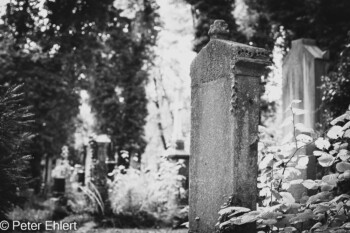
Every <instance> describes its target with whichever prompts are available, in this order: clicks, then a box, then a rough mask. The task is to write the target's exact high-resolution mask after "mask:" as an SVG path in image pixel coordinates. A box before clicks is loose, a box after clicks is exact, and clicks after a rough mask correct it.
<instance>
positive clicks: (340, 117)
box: [331, 113, 346, 125]
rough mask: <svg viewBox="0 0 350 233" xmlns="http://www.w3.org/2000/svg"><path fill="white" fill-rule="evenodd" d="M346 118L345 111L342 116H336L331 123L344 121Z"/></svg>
mask: <svg viewBox="0 0 350 233" xmlns="http://www.w3.org/2000/svg"><path fill="white" fill-rule="evenodd" d="M345 118H346V113H344V114H343V115H341V116H338V117H337V118H335V119H334V120H332V121H331V125H335V124H337V123H338V122H343V121H344V120H345Z"/></svg>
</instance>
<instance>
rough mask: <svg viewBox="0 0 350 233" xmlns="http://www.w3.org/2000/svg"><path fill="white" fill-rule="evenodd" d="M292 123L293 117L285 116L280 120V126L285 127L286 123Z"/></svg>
mask: <svg viewBox="0 0 350 233" xmlns="http://www.w3.org/2000/svg"><path fill="white" fill-rule="evenodd" d="M292 123H293V117H292V116H289V117H287V118H285V119H284V121H283V122H282V124H281V126H280V128H283V127H286V126H288V125H291V124H292Z"/></svg>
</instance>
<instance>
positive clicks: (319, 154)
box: [313, 150, 328, 156]
mask: <svg viewBox="0 0 350 233" xmlns="http://www.w3.org/2000/svg"><path fill="white" fill-rule="evenodd" d="M313 154H314V155H315V156H322V155H328V153H326V152H323V151H318V150H315V151H314V152H313Z"/></svg>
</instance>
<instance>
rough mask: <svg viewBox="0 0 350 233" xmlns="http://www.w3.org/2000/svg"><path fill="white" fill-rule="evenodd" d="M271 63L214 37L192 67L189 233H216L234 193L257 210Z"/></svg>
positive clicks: (260, 51)
mask: <svg viewBox="0 0 350 233" xmlns="http://www.w3.org/2000/svg"><path fill="white" fill-rule="evenodd" d="M268 63H269V54H268V53H267V51H266V50H264V49H259V48H254V47H251V46H247V45H243V44H239V43H235V42H230V41H226V40H222V39H215V38H211V40H210V42H209V43H208V45H207V46H206V47H204V48H203V49H202V50H201V51H200V53H199V54H198V56H197V57H196V58H195V60H194V61H193V63H192V65H191V78H192V93H191V94H192V100H191V101H192V102H191V108H192V115H191V127H192V129H191V157H190V214H189V221H190V232H200V233H205V232H211V233H212V232H214V226H215V224H216V222H217V219H218V211H219V210H220V207H221V206H222V205H223V204H224V202H226V201H227V200H228V198H229V197H230V196H231V195H232V194H233V195H234V196H235V199H236V200H237V203H236V204H237V205H240V206H244V207H248V208H251V209H255V208H256V196H257V140H258V122H259V101H260V99H259V89H260V85H259V83H260V76H261V75H262V74H263V73H264V72H265V71H266V65H267V64H268ZM254 225H255V224H253V225H251V226H249V227H248V228H245V229H243V230H242V231H245V233H248V232H254Z"/></svg>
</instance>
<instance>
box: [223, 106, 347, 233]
mask: <svg viewBox="0 0 350 233" xmlns="http://www.w3.org/2000/svg"><path fill="white" fill-rule="evenodd" d="M299 102H300V101H293V103H292V105H291V107H290V110H291V112H292V116H291V117H289V118H287V119H286V120H285V123H284V124H283V126H286V125H288V123H294V118H295V116H297V115H301V114H304V113H305V112H304V111H303V110H301V109H298V108H296V107H295V105H296V104H297V103H299ZM331 125H332V126H331V128H330V129H329V130H328V131H327V132H325V133H322V134H321V135H316V134H315V132H313V130H312V129H309V128H306V127H305V126H303V125H302V124H301V123H298V124H293V132H292V140H290V141H288V142H286V143H285V144H283V145H282V146H266V145H265V146H262V147H261V154H260V163H259V168H260V175H259V183H258V187H259V188H260V196H261V198H262V202H261V203H260V208H258V210H257V211H251V210H250V209H248V208H244V207H236V206H232V204H233V203H230V202H228V203H227V205H226V207H225V208H223V209H222V210H220V212H219V214H220V221H219V223H218V227H219V231H220V232H229V231H230V229H231V230H232V228H234V227H235V226H236V225H242V224H246V223H251V222H255V221H257V224H258V228H259V229H260V231H261V232H324V233H326V232H337V233H342V232H344V233H345V232H348V231H349V229H350V224H349V222H350V216H349V209H350V195H349V194H350V152H349V139H350V108H349V109H348V110H347V111H346V113H344V114H343V115H341V116H339V117H337V118H335V119H334V120H333V121H332V122H331ZM314 136H316V137H314ZM265 139H266V138H265ZM263 142H264V140H262V142H261V143H263ZM265 142H266V143H271V142H269V140H265ZM311 144H314V145H315V148H316V149H315V150H314V151H313V154H312V155H310V154H305V152H306V150H304V149H305V147H307V146H309V145H311ZM313 156H315V157H316V158H317V164H318V166H319V169H317V177H316V179H301V178H300V176H299V175H300V174H301V172H302V170H304V169H306V168H307V166H308V163H309V158H311V157H313ZM298 176H299V177H298ZM294 185H302V186H303V187H304V188H305V189H308V190H311V191H308V192H307V193H306V192H305V193H304V194H303V195H302V197H301V198H300V199H295V198H294V196H293V195H292V191H291V190H290V187H292V186H294Z"/></svg>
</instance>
